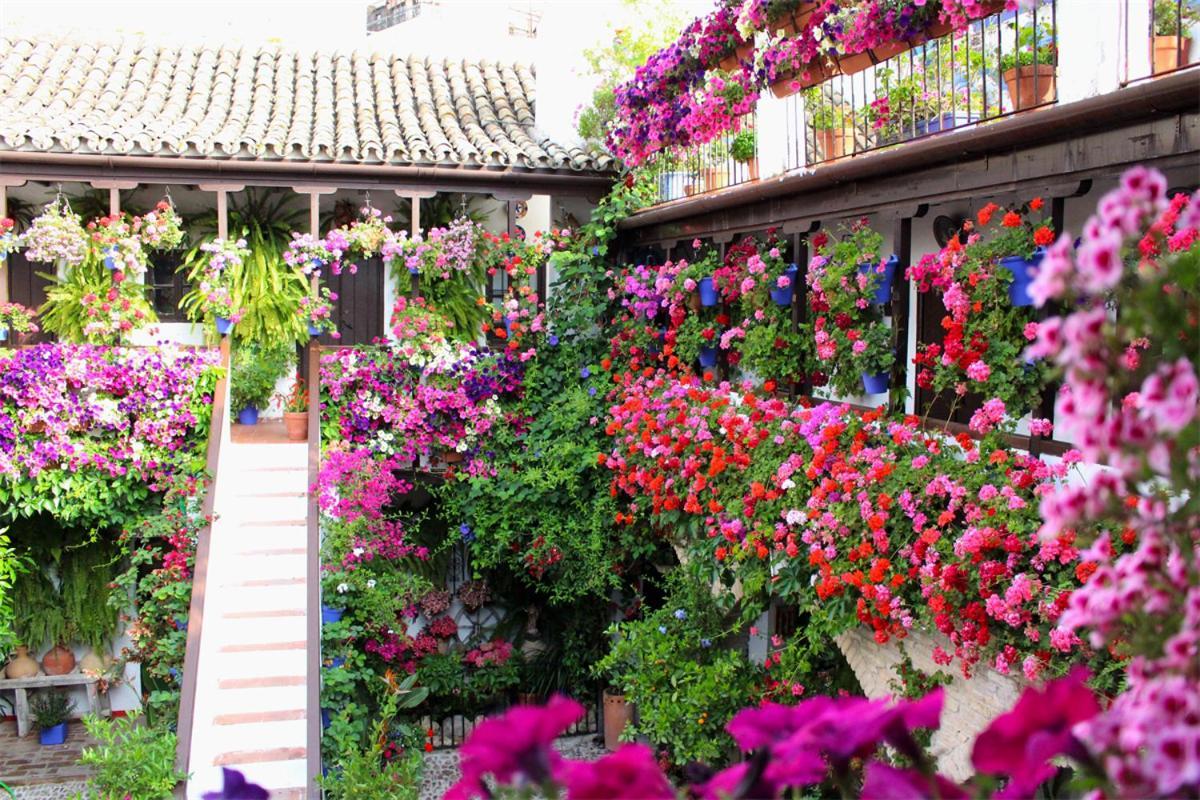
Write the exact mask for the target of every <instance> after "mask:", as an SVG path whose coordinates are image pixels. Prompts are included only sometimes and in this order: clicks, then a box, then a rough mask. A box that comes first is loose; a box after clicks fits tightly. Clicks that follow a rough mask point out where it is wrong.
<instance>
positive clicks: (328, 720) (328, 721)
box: [321, 708, 333, 728]
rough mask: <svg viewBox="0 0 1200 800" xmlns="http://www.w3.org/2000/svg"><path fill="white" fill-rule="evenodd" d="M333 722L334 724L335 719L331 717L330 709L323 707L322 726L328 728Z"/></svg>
mask: <svg viewBox="0 0 1200 800" xmlns="http://www.w3.org/2000/svg"><path fill="white" fill-rule="evenodd" d="M332 724H333V719H332V718H331V717H330V714H329V709H328V708H322V709H321V727H322V728H328V727H329V726H330V725H332Z"/></svg>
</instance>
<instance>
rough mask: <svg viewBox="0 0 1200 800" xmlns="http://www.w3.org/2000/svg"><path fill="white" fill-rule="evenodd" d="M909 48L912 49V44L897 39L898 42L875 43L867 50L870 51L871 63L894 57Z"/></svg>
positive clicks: (879, 62) (880, 62)
mask: <svg viewBox="0 0 1200 800" xmlns="http://www.w3.org/2000/svg"><path fill="white" fill-rule="evenodd" d="M911 49H912V44H911V43H910V42H905V41H898V42H887V43H886V44H881V45H877V46H875V47H872V48H871V49H870V50H868V51H867V52H868V53H870V55H871V61H872V63H875V64H882V63H883V62H884V61H887V60H888V59H889V58H895V57H896V56H898V55H900V54H901V53H906V52H908V51H909V50H911Z"/></svg>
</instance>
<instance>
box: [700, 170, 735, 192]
mask: <svg viewBox="0 0 1200 800" xmlns="http://www.w3.org/2000/svg"><path fill="white" fill-rule="evenodd" d="M703 177H704V191H706V192H713V191H716V190H717V189H724V188H725V187H726V186H728V185H729V176H727V175H726V174H725V170H723V169H718V168H717V167H708V168H706V169H705V170H704V175H703Z"/></svg>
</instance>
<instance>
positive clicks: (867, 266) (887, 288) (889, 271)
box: [858, 254, 900, 306]
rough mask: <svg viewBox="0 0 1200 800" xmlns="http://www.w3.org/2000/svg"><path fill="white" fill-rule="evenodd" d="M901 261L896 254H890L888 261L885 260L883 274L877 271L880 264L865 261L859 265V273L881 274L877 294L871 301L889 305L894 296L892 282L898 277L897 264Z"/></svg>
mask: <svg viewBox="0 0 1200 800" xmlns="http://www.w3.org/2000/svg"><path fill="white" fill-rule="evenodd" d="M899 263H900V259H899V258H897V257H896V256H895V254H893V255H890V256H888V258H887V261H885V262H883V274H882V275H879V273H878V272H875V269H876V267H878V266H879V265H878V264H872V263H870V262H864V263H862V264H859V265H858V271H859V274H862V275H866V274H868V273H875V274H876V275H879V283H877V284H875V296H874V297H873V298H872V299H871V302H872V303H874V304H875V305H877V306H882V305H887V303H888V301H889V300H891V298H892V282H893V281H895V279H896V265H897V264H899Z"/></svg>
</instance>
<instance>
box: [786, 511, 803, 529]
mask: <svg viewBox="0 0 1200 800" xmlns="http://www.w3.org/2000/svg"><path fill="white" fill-rule="evenodd" d="M784 519H786V520H787V524H788V525H799V524H800V523H801V522H802V521H803V520H804V514H803V513H801V512H800V511H799V510H798V509H795V508H793V509H792V510H790V511H788V512H787V516H785V517H784Z"/></svg>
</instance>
